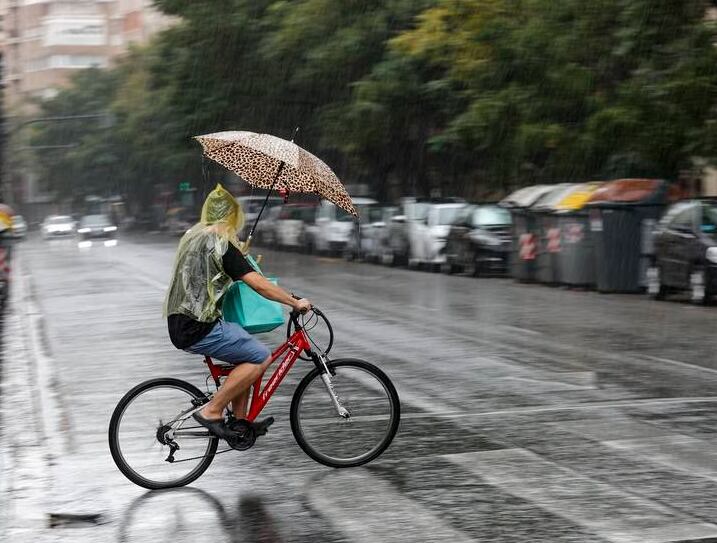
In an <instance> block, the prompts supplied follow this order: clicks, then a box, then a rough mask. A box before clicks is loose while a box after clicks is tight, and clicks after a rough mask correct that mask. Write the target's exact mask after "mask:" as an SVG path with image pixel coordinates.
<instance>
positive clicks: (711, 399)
mask: <svg viewBox="0 0 717 543" xmlns="http://www.w3.org/2000/svg"><path fill="white" fill-rule="evenodd" d="M399 398H400V399H401V402H402V403H404V402H403V397H402V396H401V395H400V394H399ZM405 403H409V405H410V402H405ZM690 403H717V396H707V397H700V398H651V399H645V400H618V401H611V402H585V403H581V404H566V405H550V406H540V407H518V408H511V409H500V410H497V411H473V412H465V411H434V410H431V411H428V412H423V413H401V420H413V419H434V418H435V419H463V418H479V417H503V416H506V415H532V414H537V413H554V412H557V411H581V410H586V411H592V410H600V409H616V408H620V407H640V406H644V405H671V404H690ZM433 407H435V406H433ZM335 420H336V418H335V417H326V418H312V419H306V422H307V423H311V424H316V423H319V422H322V423H323V422H329V421H335ZM352 420H356V421H361V422H372V421H379V420H385V416H383V415H365V416H361V415H359V416H356V417H352ZM556 424H558V423H556Z"/></svg>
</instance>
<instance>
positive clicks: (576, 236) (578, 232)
mask: <svg viewBox="0 0 717 543" xmlns="http://www.w3.org/2000/svg"><path fill="white" fill-rule="evenodd" d="M584 237H585V232H584V231H583V225H582V224H580V223H579V222H572V223H570V224H566V225H565V241H566V242H568V243H578V242H580V241H582V239H583V238H584Z"/></svg>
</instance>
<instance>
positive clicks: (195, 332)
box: [167, 243, 254, 349]
mask: <svg viewBox="0 0 717 543" xmlns="http://www.w3.org/2000/svg"><path fill="white" fill-rule="evenodd" d="M222 266H223V267H224V272H225V273H226V274H227V275H228V276H229V277H231V278H232V279H233V280H234V281H238V280H239V279H241V278H242V277H244V276H245V275H246V274H247V273H250V272H253V271H254V268H252V267H251V264H249V262H247V260H246V258H244V255H243V254H241V251H239V249H237V248H236V247H234V245H232V244H231V243H230V244H229V248H228V249H227V252H226V253H224V256H223V257H222ZM216 323H217V321H213V322H199V321H197V320H195V319H193V318H192V317H189V316H187V315H179V314H175V315H169V317H168V318H167V326H168V328H169V339H171V340H172V343H173V344H174V346H175V347H176V348H177V349H186V348H187V347H191V346H192V345H194V344H195V343H196V342H197V341H199V340H200V339H203V338H204V337H205V336H206V335H207V334H209V332H211V331H212V328H214V325H215V324H216Z"/></svg>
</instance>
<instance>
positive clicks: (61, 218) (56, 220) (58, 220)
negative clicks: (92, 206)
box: [47, 216, 72, 224]
mask: <svg viewBox="0 0 717 543" xmlns="http://www.w3.org/2000/svg"><path fill="white" fill-rule="evenodd" d="M68 222H72V218H71V217H64V216H59V217H52V218H51V219H49V220H48V221H47V223H48V224H67V223H68Z"/></svg>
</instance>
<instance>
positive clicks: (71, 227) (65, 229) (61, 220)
mask: <svg viewBox="0 0 717 543" xmlns="http://www.w3.org/2000/svg"><path fill="white" fill-rule="evenodd" d="M40 231H41V232H42V237H43V238H45V239H50V238H56V237H62V236H72V235H74V233H75V221H74V219H73V218H72V217H70V216H69V215H50V216H49V217H47V218H46V219H45V220H44V221H43V222H42V226H41V227H40Z"/></svg>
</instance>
